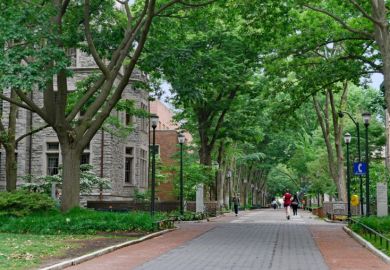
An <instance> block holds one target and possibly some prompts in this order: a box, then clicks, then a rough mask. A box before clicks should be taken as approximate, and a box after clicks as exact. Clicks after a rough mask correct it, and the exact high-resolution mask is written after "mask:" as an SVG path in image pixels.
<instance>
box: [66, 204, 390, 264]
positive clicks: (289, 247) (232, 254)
mask: <svg viewBox="0 0 390 270" xmlns="http://www.w3.org/2000/svg"><path fill="white" fill-rule="evenodd" d="M68 269H73V270H75V269H78V270H89V269H91V270H92V269H93V270H99V269H104V270H122V269H126V270H129V269H139V270H154V269H156V270H157V269H159V270H161V269H162V270H164V269H169V270H171V269H186V270H187V269H188V270H198V269H199V270H203V269H210V270H211V269H215V270H218V269H221V270H222V269H275V270H276V269H278V270H279V269H291V270H299V269H305V270H307V269H315V270H322V269H331V270H344V269H354V270H356V269H357V270H360V269H361V270H363V269H364V270H366V269H379V270H382V269H390V265H387V264H385V263H384V262H383V261H382V260H381V259H379V258H378V257H376V256H375V255H373V254H372V253H370V252H369V251H368V250H367V249H365V248H364V247H362V246H360V244H358V243H357V242H356V241H355V240H353V239H352V238H351V237H350V236H349V235H348V234H347V233H345V232H344V231H343V230H342V225H340V224H330V223H326V222H324V221H322V220H319V219H317V218H315V217H314V216H312V215H311V214H310V213H307V212H300V213H299V215H298V216H293V217H292V218H291V220H286V218H285V215H284V213H283V210H268V209H267V210H257V211H250V212H241V213H240V215H239V216H238V217H237V218H236V217H232V215H227V216H225V217H222V218H217V219H215V220H213V221H212V222H208V223H193V224H182V225H181V228H180V229H178V230H176V231H173V232H170V233H168V234H165V235H162V236H159V237H156V238H154V239H151V240H147V241H145V242H142V243H140V244H136V245H133V246H129V247H126V248H123V249H121V250H118V251H115V252H113V253H110V254H107V255H104V256H102V257H99V258H96V259H93V260H91V261H88V262H85V263H83V264H80V265H77V266H73V267H70V268H68Z"/></svg>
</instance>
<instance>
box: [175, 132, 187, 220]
mask: <svg viewBox="0 0 390 270" xmlns="http://www.w3.org/2000/svg"><path fill="white" fill-rule="evenodd" d="M177 139H178V141H179V144H180V215H184V187H183V186H184V183H183V144H184V142H185V140H186V137H185V136H184V134H183V133H179V134H178V136H177Z"/></svg>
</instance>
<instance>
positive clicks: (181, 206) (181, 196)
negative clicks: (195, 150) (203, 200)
mask: <svg viewBox="0 0 390 270" xmlns="http://www.w3.org/2000/svg"><path fill="white" fill-rule="evenodd" d="M183 185H184V184H183V144H182V143H181V144H180V215H184V198H183V197H184V190H183Z"/></svg>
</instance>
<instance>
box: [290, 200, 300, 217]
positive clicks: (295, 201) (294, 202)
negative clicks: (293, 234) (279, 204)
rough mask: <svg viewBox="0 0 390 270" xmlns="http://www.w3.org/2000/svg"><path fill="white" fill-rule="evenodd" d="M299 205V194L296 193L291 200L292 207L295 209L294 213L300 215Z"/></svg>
mask: <svg viewBox="0 0 390 270" xmlns="http://www.w3.org/2000/svg"><path fill="white" fill-rule="evenodd" d="M298 205H299V199H298V196H297V195H294V197H293V199H292V201H291V207H292V209H293V215H294V216H296V215H298Z"/></svg>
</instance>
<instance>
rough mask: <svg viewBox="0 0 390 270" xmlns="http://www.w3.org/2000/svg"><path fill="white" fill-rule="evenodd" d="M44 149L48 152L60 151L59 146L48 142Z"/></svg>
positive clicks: (56, 143)
mask: <svg viewBox="0 0 390 270" xmlns="http://www.w3.org/2000/svg"><path fill="white" fill-rule="evenodd" d="M46 148H47V150H48V151H51V150H55V151H58V150H60V144H59V143H58V142H48V143H46Z"/></svg>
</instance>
